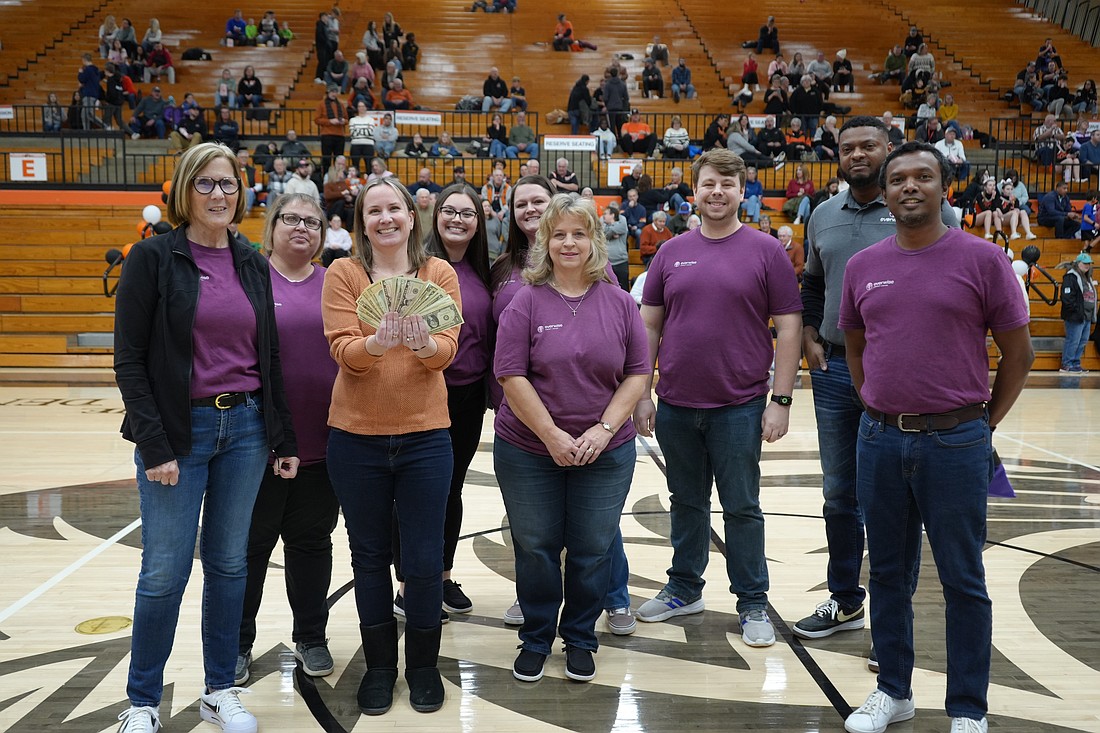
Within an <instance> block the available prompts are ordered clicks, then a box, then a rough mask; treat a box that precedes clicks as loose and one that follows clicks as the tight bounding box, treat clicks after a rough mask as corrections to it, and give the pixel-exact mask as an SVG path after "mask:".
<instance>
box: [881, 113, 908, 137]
mask: <svg viewBox="0 0 1100 733" xmlns="http://www.w3.org/2000/svg"><path fill="white" fill-rule="evenodd" d="M882 124H884V125H886V131H887V137H888V138H889V139H890V144H891V145H901V144H902V143H903V142H905V133H904V132H902V131H901V128H900V127H898V126H897V125H895V124H894V113H893V112H891V111H890V110H886V111H885V112H883V113H882Z"/></svg>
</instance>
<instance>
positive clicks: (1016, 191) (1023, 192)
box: [1000, 168, 1034, 214]
mask: <svg viewBox="0 0 1100 733" xmlns="http://www.w3.org/2000/svg"><path fill="white" fill-rule="evenodd" d="M1006 183H1008V184H1010V185H1011V186H1012V197H1013V198H1014V199H1015V200H1016V203H1017V204H1018V205H1019V207H1020V209H1021V210H1022V211H1023V212H1024V213H1025V214H1031V213H1034V212H1033V210H1032V208H1031V203H1030V201H1029V195H1028V192H1027V186H1025V185H1024V183H1023V181H1021V180H1020V174H1019V173H1018V172H1017V171H1016V170H1015V169H1013V168H1009V169H1008V170H1007V171H1005V177H1004V180H1002V181H1001V183H1000V186H1004V184H1006Z"/></svg>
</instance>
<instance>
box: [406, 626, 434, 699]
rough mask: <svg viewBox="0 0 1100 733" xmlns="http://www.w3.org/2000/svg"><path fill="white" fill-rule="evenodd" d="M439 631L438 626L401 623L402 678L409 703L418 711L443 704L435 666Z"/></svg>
mask: <svg viewBox="0 0 1100 733" xmlns="http://www.w3.org/2000/svg"><path fill="white" fill-rule="evenodd" d="M441 630H442V627H440V626H436V627H435V628H434V629H414V628H413V627H411V626H408V625H406V626H405V681H406V682H408V683H409V702H410V703H412V707H413V710H415V711H417V712H418V713H434V712H435V711H436V710H439V709H440V708H441V707H443V680H442V679H440V677H439V668H438V667H437V664H438V663H439V634H440V631H441Z"/></svg>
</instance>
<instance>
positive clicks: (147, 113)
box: [130, 87, 236, 151]
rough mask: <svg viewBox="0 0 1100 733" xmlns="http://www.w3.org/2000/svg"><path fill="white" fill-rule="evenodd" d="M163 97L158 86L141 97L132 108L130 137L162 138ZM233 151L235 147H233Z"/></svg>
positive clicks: (163, 134) (163, 129)
mask: <svg viewBox="0 0 1100 733" xmlns="http://www.w3.org/2000/svg"><path fill="white" fill-rule="evenodd" d="M165 105H166V103H165V101H164V98H163V97H162V96H161V94H160V87H153V89H152V91H150V92H149V94H148V95H146V96H144V97H142V98H141V101H140V102H138V106H137V107H136V108H135V109H134V116H133V117H132V118H131V119H130V137H131V138H133V139H134V140H137V139H138V138H140V137H141V136H142V135H146V136H151V135H152V133H156V136H157V137H158V138H160V139H161V140H163V139H164V137H165V134H166V128H165V124H164V108H165ZM233 150H234V151H235V150H236V148H234V149H233Z"/></svg>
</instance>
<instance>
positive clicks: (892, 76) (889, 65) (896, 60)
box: [869, 46, 908, 84]
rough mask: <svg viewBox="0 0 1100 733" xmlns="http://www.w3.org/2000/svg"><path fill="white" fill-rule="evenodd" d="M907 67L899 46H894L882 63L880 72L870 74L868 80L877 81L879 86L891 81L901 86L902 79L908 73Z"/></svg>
mask: <svg viewBox="0 0 1100 733" xmlns="http://www.w3.org/2000/svg"><path fill="white" fill-rule="evenodd" d="M907 66H908V64H907V62H906V59H905V54H904V52H903V51H902V48H901V46H894V47H893V48H891V49H890V51H889V52H888V53H887V54H886V60H885V61H883V62H882V71H880V72H879V73H877V74H871V75H870V77H869V78H871V79H874V80H876V81H878V83H879V84H885V83H886V82H887V81H891V80H895V81H897V83H898V84H901V80H902V77H904V76H905V75H906V73H908V72H907V68H906V67H907Z"/></svg>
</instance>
